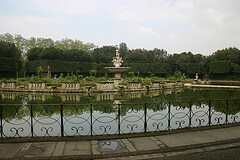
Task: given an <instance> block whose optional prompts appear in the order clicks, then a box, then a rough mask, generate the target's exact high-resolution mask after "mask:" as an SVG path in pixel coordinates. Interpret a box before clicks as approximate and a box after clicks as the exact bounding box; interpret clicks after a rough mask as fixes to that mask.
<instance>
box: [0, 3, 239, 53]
mask: <svg viewBox="0 0 240 160" xmlns="http://www.w3.org/2000/svg"><path fill="white" fill-rule="evenodd" d="M0 22H1V24H0V34H4V33H7V32H8V33H10V34H21V35H22V36H23V37H25V38H30V37H42V38H52V39H54V40H61V39H62V38H65V37H67V38H71V39H78V40H81V41H83V42H85V43H86V42H92V43H94V44H95V45H97V46H99V47H101V46H103V45H116V44H119V43H121V42H125V43H126V44H127V45H128V47H129V48H130V49H136V48H145V49H154V48H160V49H165V50H167V51H168V53H170V54H172V53H181V52H184V51H186V52H187V51H191V52H193V53H194V54H197V53H200V54H203V55H209V54H212V53H213V52H215V51H216V50H218V49H223V48H228V47H237V48H240V0H0Z"/></svg>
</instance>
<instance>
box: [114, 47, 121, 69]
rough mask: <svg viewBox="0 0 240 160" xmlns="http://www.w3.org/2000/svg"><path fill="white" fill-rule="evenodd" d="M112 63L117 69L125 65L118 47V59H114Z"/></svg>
mask: <svg viewBox="0 0 240 160" xmlns="http://www.w3.org/2000/svg"><path fill="white" fill-rule="evenodd" d="M112 63H113V65H114V66H115V67H117V68H118V67H120V66H121V65H122V63H123V60H122V57H120V56H119V52H118V45H116V57H113V60H112Z"/></svg>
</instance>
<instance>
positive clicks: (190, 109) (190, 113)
mask: <svg viewBox="0 0 240 160" xmlns="http://www.w3.org/2000/svg"><path fill="white" fill-rule="evenodd" d="M191 125H192V101H190V104H189V124H188V127H191Z"/></svg>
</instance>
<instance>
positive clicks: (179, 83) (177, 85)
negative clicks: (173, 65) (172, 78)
mask: <svg viewBox="0 0 240 160" xmlns="http://www.w3.org/2000/svg"><path fill="white" fill-rule="evenodd" d="M182 87H183V83H182V81H177V82H176V83H175V88H182Z"/></svg>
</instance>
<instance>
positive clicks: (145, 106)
mask: <svg viewBox="0 0 240 160" xmlns="http://www.w3.org/2000/svg"><path fill="white" fill-rule="evenodd" d="M144 132H145V133H146V132H147V103H144Z"/></svg>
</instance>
